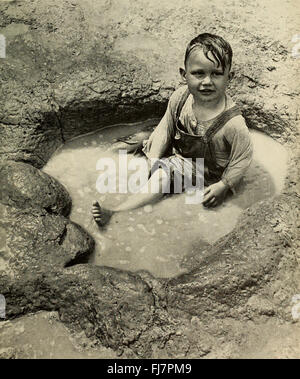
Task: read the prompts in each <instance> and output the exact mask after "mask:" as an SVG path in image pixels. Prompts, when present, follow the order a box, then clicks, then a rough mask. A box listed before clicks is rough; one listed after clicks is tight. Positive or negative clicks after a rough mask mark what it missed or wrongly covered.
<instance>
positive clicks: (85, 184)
mask: <svg viewBox="0 0 300 379" xmlns="http://www.w3.org/2000/svg"><path fill="white" fill-rule="evenodd" d="M155 121H156V122H157V120H155ZM156 122H154V121H153V120H152V121H151V120H150V121H148V122H144V123H136V124H126V125H116V126H113V127H110V128H107V129H102V130H101V131H98V132H94V133H91V134H88V135H85V136H81V137H77V138H76V139H74V140H72V141H69V142H68V143H66V144H65V145H64V146H62V147H61V148H60V149H59V150H57V152H56V153H55V154H54V156H53V157H52V158H51V160H50V161H49V162H48V164H47V165H46V166H45V167H44V171H45V172H47V173H48V174H50V175H52V176H53V177H55V178H56V179H58V180H59V181H60V182H61V183H62V184H64V185H65V186H66V188H67V190H68V191H69V193H70V195H71V196H72V200H73V208H72V213H71V215H70V218H71V220H72V221H74V222H76V223H78V224H80V225H82V226H83V227H84V228H85V229H86V230H87V231H88V232H89V233H90V234H91V235H92V236H93V237H94V239H95V241H96V248H95V253H94V255H93V256H92V257H91V262H93V263H94V264H96V265H105V266H112V267H117V268H121V269H125V270H131V271H136V270H140V269H145V270H148V271H150V272H151V273H152V274H153V275H155V276H157V277H172V276H175V275H177V274H179V273H182V272H184V268H183V267H182V266H181V261H182V259H183V258H184V256H186V255H188V254H191V253H192V251H193V249H194V247H195V246H198V247H199V246H200V247H201V246H202V247H203V249H204V248H205V247H207V246H208V245H210V244H213V243H214V242H215V241H217V240H218V239H219V238H220V237H222V236H224V235H225V234H227V233H228V232H230V231H231V230H232V229H233V228H234V226H235V225H236V222H237V219H238V217H239V216H240V214H241V212H242V211H243V209H245V208H247V207H249V206H250V205H251V204H253V203H255V202H259V201H261V200H263V199H265V198H268V197H270V196H274V195H275V194H277V193H279V192H280V191H281V190H282V188H283V184H284V178H285V175H286V166H287V152H286V151H285V149H284V148H283V147H282V146H281V145H280V144H278V143H277V142H275V141H273V140H272V139H271V138H270V137H267V136H265V135H263V134H261V133H259V132H254V131H251V138H252V140H253V144H254V160H253V163H252V166H251V167H250V169H249V170H248V172H247V174H246V176H245V178H244V180H243V182H242V183H241V185H240V188H239V191H238V193H237V194H236V195H233V196H231V197H229V198H228V199H227V201H225V202H224V204H223V205H221V206H219V207H217V208H214V209H207V208H204V207H203V206H202V205H201V204H192V205H190V204H187V203H186V196H187V195H186V194H179V195H173V196H167V197H166V198H164V199H163V200H162V201H160V202H159V203H157V204H155V205H153V206H151V205H148V206H145V207H144V208H140V209H136V210H133V211H129V212H123V213H119V214H117V215H114V216H113V218H112V219H111V221H110V223H109V225H108V226H107V228H106V230H104V231H103V230H99V228H98V226H97V225H96V224H95V223H94V222H93V219H92V216H91V213H90V209H91V205H92V203H93V201H94V200H95V199H97V200H98V201H99V202H100V204H102V205H103V206H105V207H108V208H109V207H110V206H112V205H116V204H120V203H121V202H123V201H124V200H125V199H126V198H127V196H128V194H124V193H118V188H117V192H116V193H99V192H98V191H97V189H96V182H97V179H98V177H99V175H100V174H102V173H104V171H105V169H104V168H103V170H102V171H101V170H100V171H99V170H97V169H96V164H97V161H98V160H99V159H100V158H107V157H110V158H112V159H114V161H115V162H116V166H117V168H118V167H119V165H120V164H121V165H122V164H123V163H124V162H123V161H119V159H120V158H119V155H118V154H117V152H116V151H115V150H118V149H120V148H124V147H125V146H126V145H125V144H124V143H123V142H119V141H116V139H118V138H120V137H128V136H132V137H131V138H133V139H134V140H135V139H136V138H137V137H139V138H141V137H143V136H145V135H146V132H145V130H146V129H147V130H149V128H150V127H151V126H153V125H155V124H156ZM131 157H132V156H130V155H127V158H128V159H129V160H130V159H131ZM116 174H117V177H119V175H120V179H121V182H122V180H123V184H124V180H126V179H124V175H123V174H124V170H120V172H119V171H118V169H117V171H116ZM128 178H129V179H130V174H129V175H128Z"/></svg>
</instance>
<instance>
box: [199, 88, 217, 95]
mask: <svg viewBox="0 0 300 379" xmlns="http://www.w3.org/2000/svg"><path fill="white" fill-rule="evenodd" d="M199 92H200V93H201V94H202V95H210V94H212V93H213V92H215V91H214V90H213V89H202V90H200V91H199Z"/></svg>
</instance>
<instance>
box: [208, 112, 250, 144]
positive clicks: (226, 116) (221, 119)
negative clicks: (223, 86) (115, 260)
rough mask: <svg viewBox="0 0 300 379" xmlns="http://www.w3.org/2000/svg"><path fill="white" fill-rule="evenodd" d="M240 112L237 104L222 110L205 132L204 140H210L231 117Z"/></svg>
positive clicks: (238, 114)
mask: <svg viewBox="0 0 300 379" xmlns="http://www.w3.org/2000/svg"><path fill="white" fill-rule="evenodd" d="M241 114H242V112H241V110H240V108H239V107H238V106H237V105H234V106H233V107H232V108H230V109H227V111H225V112H223V113H222V114H221V115H220V117H218V118H217V119H216V120H215V121H214V123H213V124H212V126H211V127H210V128H209V129H208V131H207V132H206V135H205V137H206V140H207V141H210V140H211V139H212V137H213V136H214V135H215V134H216V133H217V132H218V131H219V130H220V129H221V128H222V127H223V126H224V125H225V124H226V123H227V122H228V121H229V120H231V119H232V118H233V117H235V116H240V115H241Z"/></svg>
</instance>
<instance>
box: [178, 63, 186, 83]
mask: <svg viewBox="0 0 300 379" xmlns="http://www.w3.org/2000/svg"><path fill="white" fill-rule="evenodd" d="M179 73H180V76H181V79H182V80H183V81H184V83H185V82H186V72H185V69H184V68H183V67H180V69H179Z"/></svg>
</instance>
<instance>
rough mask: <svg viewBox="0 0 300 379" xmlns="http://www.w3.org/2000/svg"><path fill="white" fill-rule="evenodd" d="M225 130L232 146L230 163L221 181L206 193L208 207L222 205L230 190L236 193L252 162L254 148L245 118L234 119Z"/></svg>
mask: <svg viewBox="0 0 300 379" xmlns="http://www.w3.org/2000/svg"><path fill="white" fill-rule="evenodd" d="M225 128H226V129H225V133H224V136H225V139H226V141H227V142H228V144H229V146H231V151H230V156H229V162H228V165H227V167H226V169H225V170H224V172H223V175H222V178H221V180H220V181H219V182H217V183H214V184H212V185H211V186H209V187H207V188H206V190H205V191H204V199H203V205H204V206H208V207H210V206H216V205H218V204H220V203H221V202H222V201H223V200H224V197H225V195H226V193H227V191H228V189H229V188H230V189H231V190H232V191H233V192H235V190H234V186H235V185H236V184H237V183H238V182H239V181H240V179H241V178H242V176H243V175H244V174H245V172H246V170H247V169H248V167H249V166H250V164H251V162H252V156H253V147H252V142H251V138H250V133H249V130H248V128H247V125H246V123H245V120H244V118H243V117H242V116H237V117H234V118H233V119H231V120H230V121H229V122H228V123H227V124H226V125H225Z"/></svg>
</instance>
